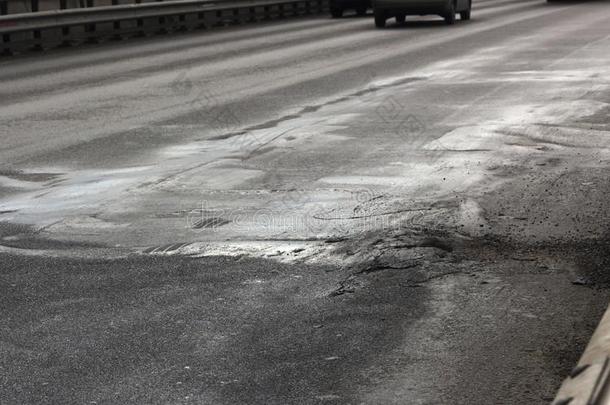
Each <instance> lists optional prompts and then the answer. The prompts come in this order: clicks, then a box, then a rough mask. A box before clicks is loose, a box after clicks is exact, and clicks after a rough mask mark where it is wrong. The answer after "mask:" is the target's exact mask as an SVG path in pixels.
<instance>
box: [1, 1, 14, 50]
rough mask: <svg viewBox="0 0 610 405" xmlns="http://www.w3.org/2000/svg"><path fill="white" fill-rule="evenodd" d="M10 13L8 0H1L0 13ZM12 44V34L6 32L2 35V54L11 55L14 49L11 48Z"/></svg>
mask: <svg viewBox="0 0 610 405" xmlns="http://www.w3.org/2000/svg"><path fill="white" fill-rule="evenodd" d="M6 14H8V0H0V15H6ZM10 44H11V35H10V34H4V35H2V52H1V53H0V55H6V56H8V55H11V54H12V51H11V48H10Z"/></svg>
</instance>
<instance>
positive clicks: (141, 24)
mask: <svg viewBox="0 0 610 405" xmlns="http://www.w3.org/2000/svg"><path fill="white" fill-rule="evenodd" d="M140 3H142V0H136V4H140ZM136 27H137V28H138V32H137V34H136V36H137V37H144V36H146V34H145V33H144V19H142V18H138V19H137V20H136Z"/></svg>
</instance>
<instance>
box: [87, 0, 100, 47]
mask: <svg viewBox="0 0 610 405" xmlns="http://www.w3.org/2000/svg"><path fill="white" fill-rule="evenodd" d="M93 1H94V0H87V2H86V5H87V8H90V7H95V4H94V2H93ZM85 32H86V33H87V39H86V40H85V42H87V43H89V44H97V43H98V42H99V41H98V39H97V37H96V36H95V24H87V25H86V26H85Z"/></svg>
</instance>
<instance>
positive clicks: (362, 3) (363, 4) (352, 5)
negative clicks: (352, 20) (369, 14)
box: [330, 0, 371, 18]
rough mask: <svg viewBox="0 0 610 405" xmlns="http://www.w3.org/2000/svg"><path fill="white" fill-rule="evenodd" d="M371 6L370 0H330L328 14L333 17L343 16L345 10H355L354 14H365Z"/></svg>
mask: <svg viewBox="0 0 610 405" xmlns="http://www.w3.org/2000/svg"><path fill="white" fill-rule="evenodd" d="M369 8H371V0H330V15H331V16H332V17H333V18H340V17H341V16H343V12H344V11H345V10H350V9H352V10H356V14H358V15H365V14H366V11H367V10H368V9H369Z"/></svg>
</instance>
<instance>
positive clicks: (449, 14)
mask: <svg viewBox="0 0 610 405" xmlns="http://www.w3.org/2000/svg"><path fill="white" fill-rule="evenodd" d="M444 18H445V22H446V23H447V24H448V25H453V24H455V3H454V2H453V0H449V4H448V5H447V11H446V12H445V15H444Z"/></svg>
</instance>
